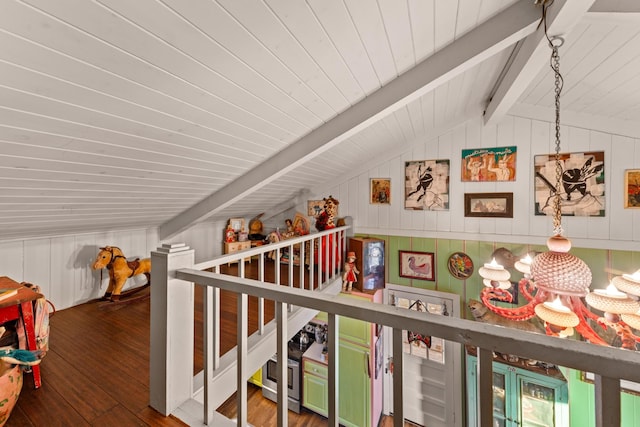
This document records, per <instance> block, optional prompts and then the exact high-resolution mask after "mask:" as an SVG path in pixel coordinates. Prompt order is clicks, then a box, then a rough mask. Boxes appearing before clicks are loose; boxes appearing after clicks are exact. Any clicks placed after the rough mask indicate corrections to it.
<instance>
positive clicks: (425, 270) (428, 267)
mask: <svg viewBox="0 0 640 427" xmlns="http://www.w3.org/2000/svg"><path fill="white" fill-rule="evenodd" d="M399 255H400V256H399V259H400V277H407V278H409V279H419V280H431V281H435V280H436V264H435V262H434V258H435V256H434V254H433V252H413V251H399Z"/></svg>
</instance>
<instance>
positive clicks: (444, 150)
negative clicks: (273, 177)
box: [313, 116, 640, 250]
mask: <svg viewBox="0 0 640 427" xmlns="http://www.w3.org/2000/svg"><path fill="white" fill-rule="evenodd" d="M554 132H555V131H554V124H553V123H551V122H544V121H538V120H531V119H526V118H520V117H514V116H507V117H506V118H505V119H504V120H503V121H502V122H500V123H499V124H498V125H496V126H487V127H485V126H483V124H482V119H481V118H478V119H474V120H470V121H467V122H466V123H463V124H461V125H459V126H457V127H455V128H454V129H452V130H450V131H447V132H444V133H442V134H441V135H439V136H427V137H424V138H421V139H419V140H416V141H413V142H412V143H411V144H407V148H406V149H404V150H399V151H398V152H395V153H389V156H388V157H386V158H384V159H383V158H381V159H380V161H379V162H378V163H371V164H367V165H363V167H362V168H361V169H360V170H359V171H354V172H353V174H351V175H349V176H344V177H341V178H339V179H338V180H336V181H335V182H333V183H331V184H329V185H326V186H325V187H322V188H316V189H314V190H313V194H315V195H317V196H318V197H322V196H326V195H329V194H331V195H333V196H334V197H336V198H337V199H338V200H339V201H340V210H339V215H340V216H346V215H349V216H352V217H353V220H354V226H355V232H356V233H358V234H384V235H398V236H418V237H441V238H448V239H461V240H464V239H466V240H481V241H500V242H514V243H516V242H519V243H529V244H544V243H545V241H546V239H547V237H548V236H549V235H550V234H551V232H552V228H553V227H552V221H551V219H550V218H548V217H545V216H535V215H534V200H533V186H534V181H533V179H534V169H533V156H535V155H538V154H550V153H553V152H554ZM561 139H562V142H561V152H563V153H565V152H566V153H568V152H583V151H604V152H605V184H606V190H605V195H606V206H605V216H604V217H567V216H564V217H563V219H562V224H563V228H564V231H565V233H564V234H565V235H566V236H567V237H569V238H570V239H571V240H572V242H573V245H574V247H585V248H607V249H619V250H637V248H638V243H640V210H637V209H624V207H623V206H624V203H623V186H624V170H625V169H634V168H640V140H638V139H634V138H628V137H623V136H618V135H613V134H609V133H604V132H599V131H595V130H589V129H583V128H578V127H569V126H563V127H562V128H561ZM514 145H515V146H517V164H516V181H515V182H461V179H460V167H461V151H462V150H463V149H473V148H486V147H503V146H514ZM427 159H450V162H451V163H450V164H451V174H450V188H449V195H450V208H449V210H448V211H438V212H430V211H412V210H405V209H404V163H405V162H406V161H409V160H427ZM370 178H391V187H392V188H391V204H390V205H373V204H369V201H368V197H369V180H370ZM482 192H512V193H513V195H514V215H513V218H512V219H510V218H509V219H507V218H465V217H464V193H482Z"/></svg>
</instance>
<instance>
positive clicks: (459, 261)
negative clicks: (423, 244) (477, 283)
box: [447, 252, 473, 280]
mask: <svg viewBox="0 0 640 427" xmlns="http://www.w3.org/2000/svg"><path fill="white" fill-rule="evenodd" d="M447 267H449V273H451V275H452V276H453V277H455V278H456V279H460V280H464V279H467V278H469V277H470V276H471V275H472V274H473V261H472V260H471V258H469V255H467V254H465V253H464V252H454V253H453V254H451V256H450V257H449V261H448V262H447Z"/></svg>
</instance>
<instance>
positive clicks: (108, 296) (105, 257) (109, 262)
mask: <svg viewBox="0 0 640 427" xmlns="http://www.w3.org/2000/svg"><path fill="white" fill-rule="evenodd" d="M91 268H93V269H94V270H101V269H103V268H106V269H107V270H108V271H109V286H108V287H107V291H106V292H105V294H104V296H103V297H102V298H101V299H102V300H103V301H120V297H125V296H129V295H131V294H134V293H136V292H138V291H140V290H142V289H144V288H146V287H147V286H149V285H150V284H151V259H150V258H144V259H140V258H136V259H135V260H133V261H127V258H126V257H125V256H124V254H123V253H122V251H121V250H120V248H118V247H116V246H105V247H104V248H100V252H99V253H98V256H97V257H96V259H95V261H94V262H93V265H92V266H91ZM138 274H144V275H145V276H146V277H147V283H146V284H145V285H142V286H138V287H137V288H133V289H128V290H127V291H125V292H124V293H123V292H122V287H123V286H124V284H125V283H126V281H127V279H129V278H130V277H133V276H137V275H138ZM100 279H102V276H101V277H100ZM101 281H102V280H101Z"/></svg>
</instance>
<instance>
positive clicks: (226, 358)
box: [174, 279, 342, 426]
mask: <svg viewBox="0 0 640 427" xmlns="http://www.w3.org/2000/svg"><path fill="white" fill-rule="evenodd" d="M341 286H342V280H341V279H337V280H335V281H334V282H333V283H331V284H329V285H328V286H325V287H324V288H322V289H318V290H317V291H316V292H320V293H323V294H326V295H337V294H339V293H340V289H341ZM317 314H318V311H317V310H312V309H308V308H303V307H294V308H293V309H292V310H291V311H290V312H289V315H288V316H287V317H288V322H287V332H288V334H287V340H289V339H291V338H292V337H293V336H294V335H295V334H296V333H297V332H298V331H299V330H300V329H302V328H303V327H304V326H305V325H306V324H307V323H308V322H309V321H310V320H312V319H313V318H314V317H315V316H316V315H317ZM276 332H277V331H276V321H275V320H272V321H271V322H269V323H267V324H266V325H265V327H264V331H263V333H260V331H258V332H255V333H254V334H253V335H251V336H250V337H249V338H248V347H249V349H248V351H247V371H248V372H251V374H250V375H249V376H248V377H247V378H246V379H245V381H247V380H249V377H251V375H253V373H254V372H256V371H257V370H258V369H260V368H262V365H264V364H265V363H266V361H267V360H269V358H270V357H271V356H273V355H274V354H275V353H276V344H277V343H276ZM236 356H237V355H236V348H235V347H234V349H232V350H230V351H228V352H227V353H225V354H224V355H223V356H222V357H220V366H219V368H218V369H216V370H215V371H214V373H213V380H212V383H211V384H210V390H212V393H213V395H212V396H211V399H212V400H211V404H212V406H213V407H214V408H217V407H219V406H220V405H222V404H223V403H224V402H225V401H226V400H227V399H228V398H229V397H231V396H232V395H233V394H234V393H235V392H236V390H237V384H236V369H237V367H238V363H237V357H236ZM193 390H194V393H193V398H192V399H190V400H189V401H187V402H185V403H184V404H183V405H181V406H180V407H179V408H178V410H177V411H176V412H174V415H175V416H176V417H178V418H180V420H182V421H183V422H185V423H187V424H189V425H190V426H199V425H206V424H203V423H202V416H201V415H199V416H198V414H202V413H203V411H204V374H203V372H199V373H198V374H197V375H196V376H195V377H194V385H193ZM194 415H196V416H194ZM222 418H224V420H222ZM224 422H227V423H230V424H228V425H234V426H235V425H236V424H235V421H233V420H229V419H227V418H226V417H223V416H222V415H220V414H217V413H216V414H214V419H213V423H212V424H210V425H214V426H218V425H220V426H224V425H227V424H223V423H224ZM218 423H220V424H218Z"/></svg>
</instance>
